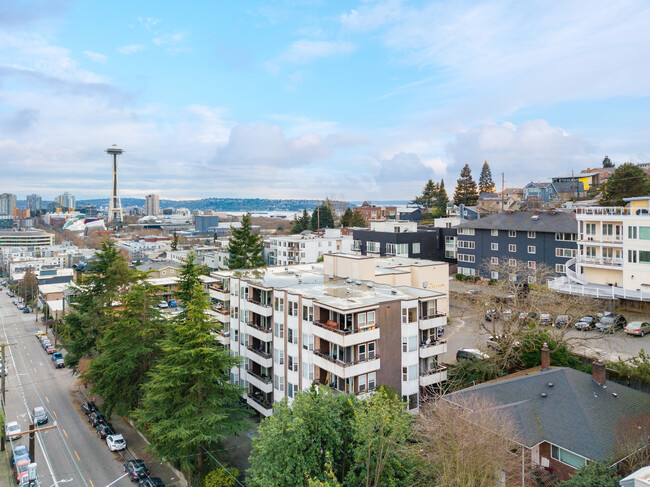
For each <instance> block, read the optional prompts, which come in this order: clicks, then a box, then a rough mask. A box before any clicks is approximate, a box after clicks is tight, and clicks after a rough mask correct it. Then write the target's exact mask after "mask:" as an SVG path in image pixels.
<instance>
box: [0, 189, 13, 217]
mask: <svg viewBox="0 0 650 487" xmlns="http://www.w3.org/2000/svg"><path fill="white" fill-rule="evenodd" d="M15 208H16V195H15V194H11V193H2V194H0V215H10V216H13V215H14V209H15Z"/></svg>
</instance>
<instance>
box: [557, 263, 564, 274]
mask: <svg viewBox="0 0 650 487" xmlns="http://www.w3.org/2000/svg"><path fill="white" fill-rule="evenodd" d="M555 272H557V273H558V274H565V273H566V265H564V264H555Z"/></svg>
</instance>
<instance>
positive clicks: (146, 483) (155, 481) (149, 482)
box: [138, 477, 165, 487]
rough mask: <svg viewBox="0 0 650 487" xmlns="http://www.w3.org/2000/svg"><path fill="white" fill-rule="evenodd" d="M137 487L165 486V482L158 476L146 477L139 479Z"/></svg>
mask: <svg viewBox="0 0 650 487" xmlns="http://www.w3.org/2000/svg"><path fill="white" fill-rule="evenodd" d="M138 485H139V487H165V483H164V482H163V481H162V479H161V478H160V477H147V478H146V479H142V480H140V484H138Z"/></svg>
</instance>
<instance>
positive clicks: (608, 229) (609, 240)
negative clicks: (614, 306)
mask: <svg viewBox="0 0 650 487" xmlns="http://www.w3.org/2000/svg"><path fill="white" fill-rule="evenodd" d="M625 201H626V203H627V205H626V206H624V207H589V208H578V209H577V210H576V219H577V221H578V241H577V244H578V252H577V256H576V257H575V258H574V259H571V260H569V261H568V262H567V265H566V276H563V277H561V278H558V279H556V280H554V281H552V282H551V283H550V284H549V286H550V287H551V288H552V289H555V290H557V291H560V292H566V293H570V294H579V295H585V296H593V297H597V298H605V299H607V298H609V299H623V300H632V301H650V196H646V197H639V198H625Z"/></svg>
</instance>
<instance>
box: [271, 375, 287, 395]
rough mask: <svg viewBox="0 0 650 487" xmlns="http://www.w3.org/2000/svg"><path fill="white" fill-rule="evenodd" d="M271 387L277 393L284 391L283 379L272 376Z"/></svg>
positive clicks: (278, 376)
mask: <svg viewBox="0 0 650 487" xmlns="http://www.w3.org/2000/svg"><path fill="white" fill-rule="evenodd" d="M273 387H275V388H276V389H277V390H278V391H280V392H282V391H284V377H283V376H280V375H275V374H274V375H273Z"/></svg>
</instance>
